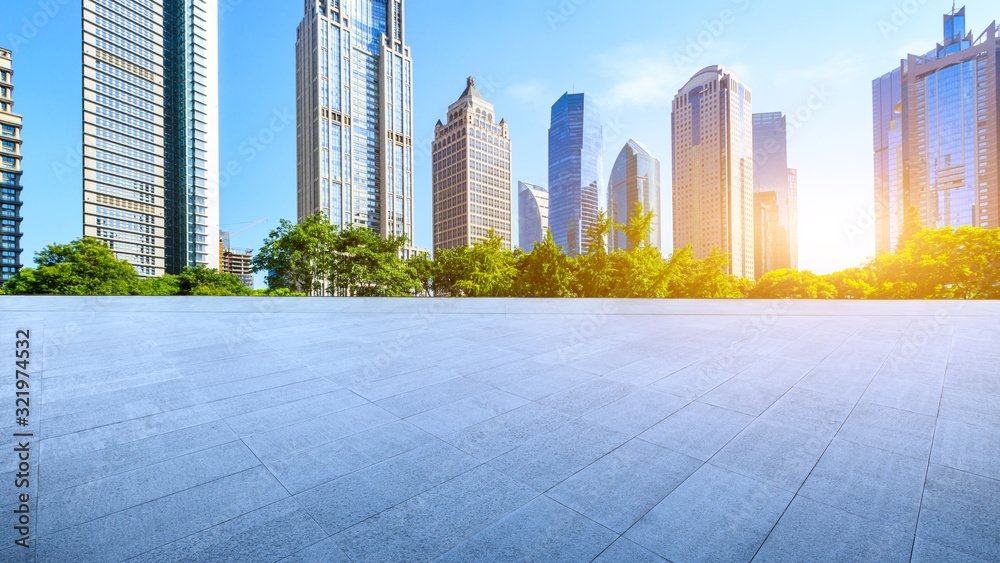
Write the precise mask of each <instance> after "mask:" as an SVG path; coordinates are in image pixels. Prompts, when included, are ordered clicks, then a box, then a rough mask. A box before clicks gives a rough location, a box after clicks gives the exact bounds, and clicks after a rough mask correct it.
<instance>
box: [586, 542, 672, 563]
mask: <svg viewBox="0 0 1000 563" xmlns="http://www.w3.org/2000/svg"><path fill="white" fill-rule="evenodd" d="M594 563H667V560H666V559H664V558H662V557H660V556H659V555H657V554H655V553H653V552H652V551H649V550H648V549H646V548H643V547H639V546H638V545H636V544H635V543H633V542H630V541H628V540H627V539H625V538H618V540H617V541H615V543H613V544H611V547H609V548H607V549H605V550H604V552H603V553H601V555H600V556H598V558H597V559H594Z"/></svg>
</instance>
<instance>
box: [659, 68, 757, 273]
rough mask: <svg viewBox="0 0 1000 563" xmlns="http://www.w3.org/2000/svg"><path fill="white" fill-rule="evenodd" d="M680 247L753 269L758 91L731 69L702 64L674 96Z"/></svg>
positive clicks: (739, 269)
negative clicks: (755, 99) (755, 106)
mask: <svg viewBox="0 0 1000 563" xmlns="http://www.w3.org/2000/svg"><path fill="white" fill-rule="evenodd" d="M671 120H672V122H671V127H672V141H673V194H674V198H673V208H674V217H673V218H674V249H675V250H679V249H682V248H684V247H686V246H687V245H691V247H692V249H693V250H694V257H695V259H698V260H702V259H704V258H706V257H708V256H709V255H710V254H711V253H712V251H714V250H720V251H722V252H724V253H726V254H728V255H729V273H730V274H731V275H734V276H740V277H744V278H748V279H753V278H754V277H755V275H756V274H755V272H754V220H753V217H754V206H753V186H754V184H753V168H754V164H753V96H752V94H751V92H750V88H747V87H746V86H745V85H744V84H743V83H742V82H740V81H739V79H738V78H737V77H736V75H735V74H733V73H732V72H731V71H729V70H728V69H726V68H725V67H721V66H710V67H707V68H705V69H702V70H701V71H699V72H698V74H696V75H695V76H694V77H693V78H691V80H690V81H688V83H687V84H686V85H685V86H684V87H683V88H681V90H680V91H679V92H678V93H677V96H676V97H675V98H674V104H673V112H672V114H671Z"/></svg>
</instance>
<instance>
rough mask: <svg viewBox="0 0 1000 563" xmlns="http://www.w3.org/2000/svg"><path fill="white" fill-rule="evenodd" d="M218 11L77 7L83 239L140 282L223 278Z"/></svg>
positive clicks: (107, 2) (136, 0)
mask: <svg viewBox="0 0 1000 563" xmlns="http://www.w3.org/2000/svg"><path fill="white" fill-rule="evenodd" d="M217 28H218V9H217V5H216V1H215V0H164V1H163V2H159V1H154V0H143V1H140V0H124V1H112V0H84V2H83V98H84V99H83V200H84V208H83V231H84V236H88V237H94V238H97V239H99V240H101V241H103V242H104V243H105V244H107V245H108V247H109V248H111V250H112V251H113V252H114V253H115V256H116V257H118V258H119V259H122V260H126V261H128V262H129V263H131V264H132V265H133V266H134V267H135V268H136V271H137V272H138V273H139V275H140V276H142V277H157V276H161V275H163V274H165V273H179V272H180V271H181V270H183V268H184V267H187V266H205V267H208V268H218V267H219V254H218V252H217V249H218V245H219V239H218V233H219V183H218V177H219V165H218V161H219V154H218V151H219V132H218V33H217Z"/></svg>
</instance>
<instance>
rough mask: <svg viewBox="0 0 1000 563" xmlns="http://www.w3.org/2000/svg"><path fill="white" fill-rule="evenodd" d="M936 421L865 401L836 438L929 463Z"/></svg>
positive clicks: (852, 414)
mask: <svg viewBox="0 0 1000 563" xmlns="http://www.w3.org/2000/svg"><path fill="white" fill-rule="evenodd" d="M934 422H935V419H934V418H933V417H930V416H926V415H922V414H917V413H913V412H909V411H904V410H899V409H894V408H890V407H883V406H881V405H875V404H872V403H865V402H862V403H860V404H859V405H858V406H857V407H856V408H855V409H854V412H852V413H851V416H849V417H848V418H847V422H845V423H844V426H843V427H842V428H841V429H840V432H839V433H838V434H837V437H838V438H843V439H846V440H850V441H852V442H855V443H858V444H864V445H866V446H872V447H875V448H881V449H883V450H888V451H890V452H895V453H897V454H902V455H907V456H910V457H914V458H917V459H920V460H922V461H926V460H927V458H928V457H929V456H930V453H931V440H932V439H933V438H934Z"/></svg>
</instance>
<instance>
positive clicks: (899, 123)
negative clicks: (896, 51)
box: [872, 8, 1000, 254]
mask: <svg viewBox="0 0 1000 563" xmlns="http://www.w3.org/2000/svg"><path fill="white" fill-rule="evenodd" d="M998 62H1000V43H998V39H997V24H996V22H995V21H994V22H993V23H991V24H990V25H989V27H987V28H986V30H985V31H984V32H983V33H981V34H980V35H978V36H977V35H974V34H973V33H971V32H968V33H967V32H966V25H965V8H962V9H961V10H958V11H952V13H950V14H945V16H944V39H943V41H942V42H941V43H939V44H937V46H936V47H935V48H934V49H933V50H932V51H930V52H928V53H927V54H925V55H922V56H920V55H912V54H911V55H909V56H908V57H907V58H906V60H903V61H902V62H901V65H900V68H899V69H897V70H893V71H892V72H890V73H888V74H886V75H885V76H883V77H881V78H879V79H877V80H875V81H874V83H873V88H872V98H873V100H872V101H873V113H874V122H875V200H876V211H877V213H878V215H877V223H876V228H877V244H878V248H877V250H878V252H879V253H880V254H881V253H885V252H893V251H895V249H896V246H897V245H898V243H899V238H900V235H901V233H902V231H903V228H904V226H905V221H904V217H905V214H906V212H907V210H908V209H915V210H916V211H917V214H918V215H919V218H920V220H921V221H922V222H923V224H924V225H925V226H926V227H929V228H940V227H960V226H966V225H969V226H974V227H984V228H991V229H992V228H996V227H997V226H1000V215H998V214H1000V163H998V144H1000V143H998V141H1000V138H998V137H1000V131H998V121H997V119H998V113H1000V99H998V96H997V90H998V83H997V80H998V78H997V77H998V73H1000V66H998Z"/></svg>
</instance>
